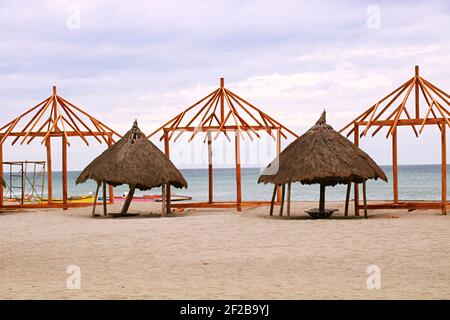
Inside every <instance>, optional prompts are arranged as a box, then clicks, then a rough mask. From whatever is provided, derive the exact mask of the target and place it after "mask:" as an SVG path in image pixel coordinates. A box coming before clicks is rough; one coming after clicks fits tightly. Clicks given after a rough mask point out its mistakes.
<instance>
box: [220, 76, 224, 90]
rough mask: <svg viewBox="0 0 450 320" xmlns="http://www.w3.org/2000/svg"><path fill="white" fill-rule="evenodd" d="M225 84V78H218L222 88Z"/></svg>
mask: <svg viewBox="0 0 450 320" xmlns="http://www.w3.org/2000/svg"><path fill="white" fill-rule="evenodd" d="M224 86H225V78H223V77H221V78H220V87H221V88H223V87H224Z"/></svg>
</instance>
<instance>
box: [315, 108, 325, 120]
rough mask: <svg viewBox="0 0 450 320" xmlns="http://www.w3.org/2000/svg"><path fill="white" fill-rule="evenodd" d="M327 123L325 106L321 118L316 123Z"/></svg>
mask: <svg viewBox="0 0 450 320" xmlns="http://www.w3.org/2000/svg"><path fill="white" fill-rule="evenodd" d="M321 123H327V112H326V111H325V108H324V109H323V112H322V114H321V115H320V118H319V120H317V122H316V124H321Z"/></svg>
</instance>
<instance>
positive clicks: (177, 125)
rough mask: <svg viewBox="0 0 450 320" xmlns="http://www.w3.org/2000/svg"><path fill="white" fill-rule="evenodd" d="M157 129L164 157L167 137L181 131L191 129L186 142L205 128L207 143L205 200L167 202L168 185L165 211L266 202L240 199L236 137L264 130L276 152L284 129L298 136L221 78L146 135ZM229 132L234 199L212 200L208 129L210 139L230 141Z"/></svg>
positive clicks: (255, 204)
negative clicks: (201, 95)
mask: <svg viewBox="0 0 450 320" xmlns="http://www.w3.org/2000/svg"><path fill="white" fill-rule="evenodd" d="M159 131H162V133H163V134H162V136H161V137H160V141H161V140H164V150H165V153H166V155H167V156H168V157H169V156H170V151H169V142H170V140H171V139H172V138H173V141H176V140H177V139H178V138H179V137H180V136H181V135H182V134H183V133H184V132H189V133H191V136H190V138H189V142H191V141H192V140H193V139H194V137H195V136H196V134H197V133H198V132H205V133H206V134H205V138H204V142H207V143H208V178H209V180H208V201H207V202H189V203H178V204H172V205H171V204H170V186H167V187H166V189H167V200H168V203H167V206H166V208H167V211H168V212H169V211H170V207H171V206H172V207H183V208H186V207H190V208H193V207H194V208H211V207H213V208H236V209H237V211H241V210H242V207H253V206H259V205H264V204H269V202H265V201H242V188H241V164H240V140H241V139H244V134H245V135H247V136H248V138H249V139H250V140H251V141H253V138H254V137H257V138H260V135H259V133H258V131H265V132H267V133H268V134H269V135H270V136H271V137H272V138H273V139H274V140H275V141H276V145H277V147H276V151H277V155H279V154H280V151H281V150H280V148H281V138H282V137H283V138H287V136H286V134H285V132H284V131H286V132H287V133H289V134H291V135H293V136H294V137H296V138H298V136H297V134H295V132H293V131H291V130H289V129H288V128H286V127H285V126H284V125H282V124H281V123H280V122H278V121H277V120H275V119H274V118H272V117H271V116H269V115H267V114H266V113H264V112H263V111H261V110H260V109H258V108H257V107H255V106H254V105H252V104H251V103H250V102H248V101H246V100H244V99H243V98H241V97H239V96H238V95H237V94H235V93H233V92H232V91H230V90H228V89H227V88H225V86H224V78H220V87H219V88H218V89H216V90H214V91H213V92H211V93H210V94H208V95H207V96H205V97H204V98H202V99H200V100H199V101H197V102H196V103H194V104H193V105H192V106H190V107H189V108H187V109H186V110H184V111H183V112H181V113H179V114H178V115H176V116H175V117H173V118H172V119H170V120H169V121H168V122H166V123H165V124H164V125H162V126H161V127H159V128H158V129H156V130H155V131H153V132H152V133H151V134H150V135H149V136H148V137H149V138H150V137H152V136H153V135H155V134H156V133H158V132H159ZM230 132H233V133H234V136H235V139H234V140H235V160H236V202H215V201H214V198H213V169H212V145H211V144H212V140H213V139H212V133H215V136H214V140H215V139H217V137H218V136H219V135H220V133H223V134H224V136H225V137H226V138H227V139H228V141H229V142H231V139H230V137H229V135H228V133H230ZM274 132H275V133H276V137H275V135H274ZM175 134H176V135H175ZM255 183H256V182H255ZM277 199H278V202H279V201H280V200H281V193H280V190H278V195H277Z"/></svg>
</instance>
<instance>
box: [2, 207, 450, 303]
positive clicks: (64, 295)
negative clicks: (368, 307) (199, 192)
mask: <svg viewBox="0 0 450 320" xmlns="http://www.w3.org/2000/svg"><path fill="white" fill-rule="evenodd" d="M120 206H121V203H118V204H116V205H113V206H109V210H110V211H111V212H118V211H119V209H120ZM315 206H317V204H316V203H308V202H301V203H294V204H293V206H292V211H293V217H292V218H291V219H287V218H280V217H278V216H277V215H278V213H276V215H275V216H273V217H269V215H268V207H260V208H255V209H246V210H244V211H243V212H242V213H236V212H235V211H234V210H189V211H185V212H184V213H183V214H174V215H172V216H170V217H165V218H159V217H153V218H152V217H140V218H115V219H113V218H111V219H103V218H98V219H92V218H90V211H91V208H80V209H69V210H67V211H63V210H57V209H53V210H33V211H25V212H15V213H0V298H2V299H45V298H56V299H127V298H129V299H338V298H343V299H389V298H398V299H415V298H420V299H422V298H424V299H438V298H442V299H449V298H450V267H449V265H450V216H441V215H439V212H438V211H431V210H429V211H413V212H407V211H406V210H396V211H393V210H389V211H383V210H373V211H370V212H369V215H370V218H369V219H367V220H365V219H360V218H354V217H349V218H345V217H343V216H342V213H341V214H335V215H334V216H333V217H334V219H329V220H310V219H306V215H305V214H303V211H304V210H305V209H309V208H311V207H315ZM327 207H337V208H339V209H340V210H341V212H342V211H343V203H336V202H335V203H332V202H329V203H328V204H327ZM99 209H101V208H99ZM150 210H153V211H154V212H158V210H159V204H156V203H133V204H132V205H131V208H130V212H141V213H148V212H149V211H150ZM69 265H77V266H79V267H80V271H81V289H67V287H66V280H67V277H68V276H69V275H68V274H67V273H66V269H67V267H68V266H69ZM370 265H377V266H378V267H379V268H380V270H381V288H380V289H372V290H369V289H368V288H367V284H366V281H367V278H368V274H367V268H368V266H370Z"/></svg>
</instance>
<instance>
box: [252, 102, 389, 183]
mask: <svg viewBox="0 0 450 320" xmlns="http://www.w3.org/2000/svg"><path fill="white" fill-rule="evenodd" d="M277 164H278V165H279V168H278V170H276V166H277ZM272 171H273V172H272ZM377 178H380V179H382V180H384V181H387V178H386V175H385V174H384V172H383V170H382V169H381V168H380V167H379V166H378V165H377V164H376V163H375V161H373V160H372V158H370V157H369V155H368V154H367V153H365V152H364V151H362V150H361V149H360V148H358V147H357V146H356V145H354V144H353V143H352V142H350V141H349V140H348V139H347V138H345V137H344V136H342V135H341V134H339V133H338V132H336V131H334V130H333V128H332V127H331V126H330V125H328V124H327V123H326V120H325V111H324V112H323V113H322V116H321V117H320V119H319V121H317V123H316V124H315V126H313V127H312V128H311V129H309V130H308V131H307V132H306V133H305V134H303V135H302V136H301V137H300V138H298V139H297V140H295V141H294V142H292V143H291V144H290V145H289V146H287V147H286V149H284V150H283V151H282V152H281V154H280V155H279V158H277V159H275V160H274V161H273V162H272V163H271V164H269V166H268V167H267V168H266V169H265V170H264V171H263V173H262V174H261V176H260V177H259V179H258V183H261V182H263V183H268V182H270V183H274V184H279V185H282V184H285V183H288V182H301V183H302V184H313V183H320V184H324V185H330V186H334V185H336V184H339V183H342V184H347V183H348V182H350V181H351V182H358V183H361V182H363V181H364V180H367V179H377Z"/></svg>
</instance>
